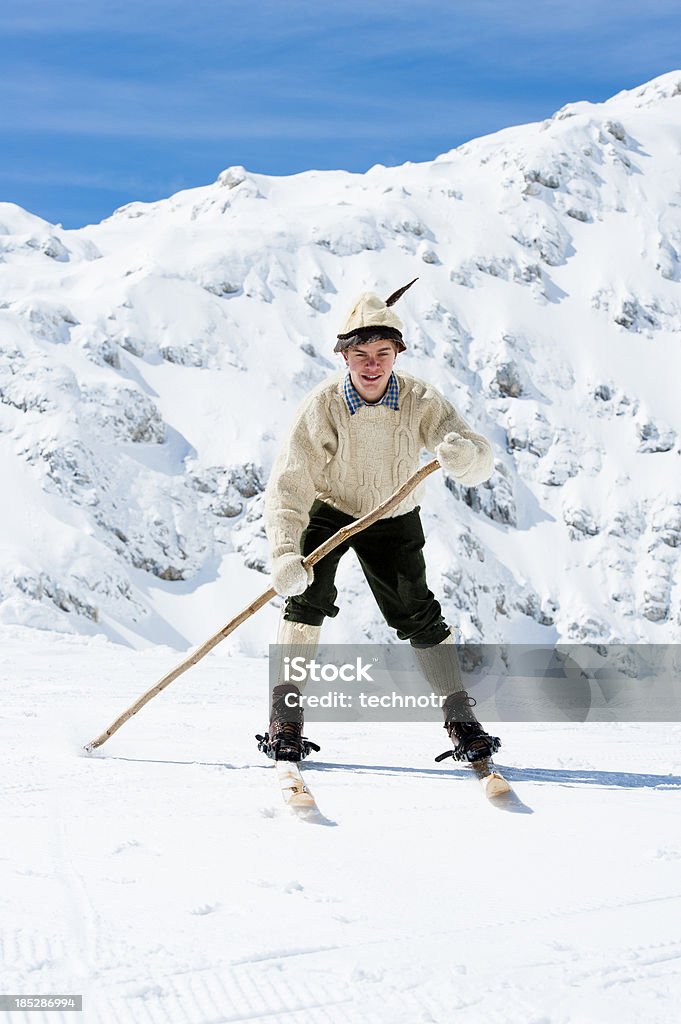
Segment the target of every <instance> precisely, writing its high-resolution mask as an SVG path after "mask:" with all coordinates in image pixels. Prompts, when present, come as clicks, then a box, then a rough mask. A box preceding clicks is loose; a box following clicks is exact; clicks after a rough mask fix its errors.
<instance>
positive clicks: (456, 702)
mask: <svg viewBox="0 0 681 1024" xmlns="http://www.w3.org/2000/svg"><path fill="white" fill-rule="evenodd" d="M475 703H476V701H475V699H474V698H473V697H469V696H468V694H467V693H466V691H465V690H458V691H457V692H456V693H450V695H449V696H448V697H447V699H446V700H445V702H444V704H443V706H442V710H443V712H444V716H445V725H444V727H445V729H446V730H447V734H448V736H449V738H450V739H451V741H452V743H453V744H454V750H446V751H445V752H444V754H440V755H439V756H438V757H436V758H435V760H436V761H444V759H445V758H446V757H453V758H454V760H455V761H468V762H473V761H484V760H486V759H487V758H490V757H491V756H492V754H494V753H496V751H497V750H498V749H499V747H500V746H501V740H500V739H499V737H498V736H490V735H489V734H488V733H486V732H485V730H484V729H483V727H482V726H481V725H480V722H479V721H478V720H477V718H476V717H475V715H474V713H473V710H472V709H473V708H474V707H475Z"/></svg>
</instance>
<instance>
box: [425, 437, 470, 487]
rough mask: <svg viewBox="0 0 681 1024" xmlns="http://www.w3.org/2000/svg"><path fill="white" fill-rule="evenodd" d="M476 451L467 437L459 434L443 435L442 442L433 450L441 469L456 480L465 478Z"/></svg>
mask: <svg viewBox="0 0 681 1024" xmlns="http://www.w3.org/2000/svg"><path fill="white" fill-rule="evenodd" d="M477 454H478V450H477V448H476V447H475V445H474V444H473V442H472V441H470V440H469V439H468V438H467V437H461V435H460V434H445V438H444V441H441V442H440V444H439V445H438V446H437V447H436V449H435V456H436V458H437V461H438V462H439V463H440V465H441V466H442V468H443V469H444V471H445V472H446V473H449V474H450V476H453V477H454V479H455V480H456V479H457V478H458V477H461V476H465V475H466V473H467V472H468V471H469V469H471V467H472V465H473V463H474V462H475V459H476V457H477Z"/></svg>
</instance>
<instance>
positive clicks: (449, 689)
mask: <svg viewBox="0 0 681 1024" xmlns="http://www.w3.org/2000/svg"><path fill="white" fill-rule="evenodd" d="M414 653H415V654H416V657H417V658H418V661H419V664H420V666H421V671H422V672H423V675H424V676H425V677H426V680H427V681H428V683H429V685H430V688H431V690H432V691H433V693H435V694H436V695H437V696H438V697H448V696H449V694H450V693H458V692H459V691H461V690H463V689H464V685H463V679H462V678H461V666H460V665H459V656H458V654H457V652H456V641H455V639H454V637H453V636H452V634H451V633H450V634H449V636H447V637H445V639H444V640H442V641H441V642H440V643H439V644H435V645H434V646H433V647H414Z"/></svg>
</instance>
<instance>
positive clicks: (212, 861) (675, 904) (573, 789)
mask: <svg viewBox="0 0 681 1024" xmlns="http://www.w3.org/2000/svg"><path fill="white" fill-rule="evenodd" d="M0 632H1V633H2V656H1V659H0V660H1V661H2V676H3V679H2V687H3V693H4V694H5V699H4V700H3V707H2V715H1V717H0V742H1V744H2V749H3V752H4V759H3V786H2V791H1V793H0V811H1V815H2V821H3V836H4V838H5V842H4V843H3V847H2V851H1V852H0V977H1V980H2V989H3V991H5V992H8V993H9V992H16V993H19V992H25V993H28V992H33V993H49V992H53V993H74V994H82V995H83V997H84V1013H83V1020H84V1021H85V1022H87V1024H119V1022H120V1024H123V1022H127V1021H131V1020H133V1021H149V1022H150V1024H157V1022H158V1024H165V1022H167V1021H172V1022H173V1024H184V1022H187V1024H189V1022H191V1024H210V1022H218V1021H219V1022H228V1021H232V1022H233V1021H246V1020H248V1021H263V1022H276V1024H310V1022H311V1021H312V1022H314V1024H346V1022H350V1024H355V1022H356V1024H359V1022H361V1024H366V1022H371V1024H414V1022H415V1021H417V1022H424V1024H425V1022H444V1021H449V1020H452V1019H456V1020H457V1021H460V1022H461V1024H480V1022H481V1021H504V1022H505V1024H528V1022H535V1024H539V1022H546V1024H609V1022H615V1021H621V1022H624V1024H634V1022H642V1021H645V1022H646V1024H669V1022H670V1021H673V1020H676V1019H677V1017H678V1005H679V997H680V996H681V985H680V983H679V970H678V963H679V957H680V956H681V942H680V938H681V936H680V935H679V927H678V922H679V899H681V891H680V889H679V863H680V861H681V832H680V830H679V815H678V812H677V805H678V797H679V787H681V762H680V761H679V754H678V749H679V745H678V739H679V726H678V725H672V726H670V725H651V724H645V725H643V724H619V725H618V724H608V725H595V724H591V725H581V724H580V723H567V724H563V725H556V724H553V725H548V724H540V723H534V724H531V725H524V724H519V723H513V724H511V723H504V724H503V726H500V727H499V728H500V731H501V732H502V736H503V741H504V749H503V750H502V752H501V754H500V758H499V760H500V763H502V764H504V765H505V766H507V774H508V775H509V777H510V778H511V779H512V780H513V783H514V786H515V787H516V790H517V793H518V796H519V799H520V801H521V807H520V811H521V813H506V812H504V811H499V810H497V809H495V808H493V807H492V806H491V805H489V804H488V803H487V801H486V800H485V799H484V797H483V796H482V794H481V792H480V789H479V786H478V783H477V782H475V781H474V780H471V779H469V778H467V776H466V774H465V770H464V769H462V768H444V767H441V766H436V765H434V764H433V761H432V758H433V755H434V754H435V753H438V752H439V751H440V750H441V749H442V743H443V739H442V737H443V735H444V733H443V730H442V729H441V728H438V727H437V725H435V724H432V725H430V724H429V725H416V724H414V725H412V726H410V727H409V728H408V730H407V732H406V733H405V728H404V725H400V726H398V725H396V724H376V723H374V724H371V725H351V726H350V725H345V726H340V725H338V724H333V723H325V724H323V725H316V726H315V732H314V736H315V738H316V739H318V740H319V741H320V743H321V744H322V748H323V753H322V755H320V758H321V757H323V758H324V759H325V760H323V761H322V760H321V759H320V760H319V761H317V762H314V763H311V764H310V765H309V767H308V768H306V773H307V778H308V780H309V781H310V785H311V786H312V787H313V789H314V792H315V794H316V796H317V799H318V801H319V804H320V807H321V808H322V810H323V811H324V812H325V814H326V816H327V817H328V818H329V819H330V820H331V821H332V822H333V823H334V824H333V825H330V826H328V827H323V826H318V825H308V824H303V823H301V822H298V821H296V820H294V819H293V818H291V817H289V812H288V811H287V809H286V808H285V807H284V806H283V804H282V802H281V799H280V795H279V792H278V790H277V787H276V783H275V780H274V770H273V768H272V767H271V766H269V765H268V764H267V763H266V762H265V759H264V758H262V756H261V755H259V754H258V753H257V751H256V750H255V742H254V741H253V739H252V734H253V732H254V731H256V729H258V728H261V727H262V725H263V724H264V722H263V715H265V714H266V709H267V704H266V692H267V681H266V663H265V662H264V661H263V660H262V659H248V658H244V657H238V656H235V657H233V658H229V657H226V656H225V655H224V653H216V654H213V655H211V656H210V657H209V658H208V659H206V660H205V661H204V662H202V663H201V664H200V665H199V666H197V667H196V668H195V669H193V670H192V673H191V674H190V675H187V676H185V677H183V678H182V679H179V680H177V682H176V683H175V684H173V687H172V688H170V689H169V690H168V691H166V693H164V694H163V695H162V696H160V697H159V698H157V700H156V701H155V702H154V704H153V706H149V707H148V708H145V709H144V710H143V711H141V712H140V714H139V715H138V716H137V717H136V718H134V719H133V720H131V721H130V722H129V723H128V724H127V725H126V726H125V727H124V729H122V730H121V731H120V732H119V733H117V734H116V736H115V737H113V738H112V739H111V740H110V741H109V743H108V744H107V745H105V746H104V747H102V748H100V750H99V751H98V752H97V754H96V755H94V756H91V757H87V756H85V755H83V756H81V757H79V756H78V751H79V749H80V748H81V746H82V744H83V743H84V742H86V741H87V740H88V739H89V738H90V737H91V736H93V735H95V734H97V733H99V731H100V730H101V729H102V728H103V727H105V726H106V725H107V724H108V723H109V722H110V721H111V720H112V719H113V718H114V717H115V715H116V714H118V712H119V711H121V710H122V709H123V707H124V706H126V705H127V704H128V703H130V702H132V700H133V699H134V698H135V697H136V696H138V694H139V692H140V691H141V690H142V689H143V688H144V687H145V686H146V685H147V684H150V683H151V682H152V681H153V680H154V679H156V678H158V677H159V676H160V675H161V674H162V673H163V672H164V671H166V669H167V668H168V667H169V666H170V665H172V664H173V662H174V661H175V660H177V653H176V652H174V651H172V650H170V649H168V648H165V649H163V648H158V649H155V650H146V651H130V650H126V649H125V648H123V647H121V646H120V645H118V646H116V645H113V644H110V643H109V642H107V641H105V640H104V639H103V638H101V637H100V638H86V637H80V636H64V635H61V636H60V635H57V634H51V633H44V634H38V633H36V631H35V630H30V629H26V628H23V627H10V626H4V627H1V628H0ZM81 752H82V751H81ZM502 755H503V757H502ZM674 1006H676V1007H677V1010H676V1011H675V1010H674ZM10 1016H11V1017H12V1019H13V1020H14V1019H16V1020H21V1019H22V1018H21V1016H20V1015H18V1014H11V1015H10V1014H8V1015H7V1017H8V1019H9V1017H10ZM28 1017H29V1015H28V1014H27V1015H26V1020H28ZM30 1017H31V1020H32V1021H34V1022H37V1024H41V1022H42V1021H43V1020H44V1021H45V1022H46V1024H48V1022H54V1021H57V1022H59V1021H64V1022H66V1020H67V1016H66V1015H63V1016H61V1017H60V1015H59V1014H56V1013H50V1014H49V1015H44V1017H43V1016H41V1015H40V1014H38V1013H32V1014H30ZM72 1017H73V1014H70V1015H69V1016H68V1019H69V1020H70V1019H71V1018H72Z"/></svg>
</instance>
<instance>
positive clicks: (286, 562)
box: [272, 554, 314, 597]
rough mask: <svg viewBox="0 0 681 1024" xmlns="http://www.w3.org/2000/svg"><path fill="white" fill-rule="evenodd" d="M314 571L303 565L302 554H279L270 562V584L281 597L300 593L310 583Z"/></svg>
mask: <svg viewBox="0 0 681 1024" xmlns="http://www.w3.org/2000/svg"><path fill="white" fill-rule="evenodd" d="M313 579H314V572H313V570H312V568H311V567H310V566H305V565H303V556H302V555H294V554H287V555H279V557H278V558H275V559H274V560H273V562H272V586H273V587H274V589H275V590H276V592H277V593H278V594H281V596H282V597H295V596H296V594H302V593H303V591H304V590H307V588H308V587H309V586H310V584H311V583H312V580H313Z"/></svg>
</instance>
